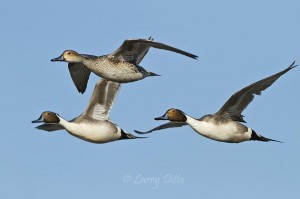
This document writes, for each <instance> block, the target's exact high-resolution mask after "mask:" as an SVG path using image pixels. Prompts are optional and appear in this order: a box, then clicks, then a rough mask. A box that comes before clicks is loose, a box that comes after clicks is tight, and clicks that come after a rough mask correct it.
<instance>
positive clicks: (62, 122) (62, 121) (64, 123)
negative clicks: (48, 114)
mask: <svg viewBox="0 0 300 199" xmlns="http://www.w3.org/2000/svg"><path fill="white" fill-rule="evenodd" d="M58 118H59V124H60V125H62V126H63V127H64V128H65V129H66V130H67V131H68V132H70V131H72V130H73V129H74V125H73V123H71V122H68V121H67V120H65V119H64V118H62V117H58Z"/></svg>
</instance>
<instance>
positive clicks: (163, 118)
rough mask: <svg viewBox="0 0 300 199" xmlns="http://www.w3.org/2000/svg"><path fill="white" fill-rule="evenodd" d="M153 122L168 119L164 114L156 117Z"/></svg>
mask: <svg viewBox="0 0 300 199" xmlns="http://www.w3.org/2000/svg"><path fill="white" fill-rule="evenodd" d="M154 119H155V120H168V117H167V114H164V115H163V116H161V117H156V118H154Z"/></svg>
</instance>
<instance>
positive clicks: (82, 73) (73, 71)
mask: <svg viewBox="0 0 300 199" xmlns="http://www.w3.org/2000/svg"><path fill="white" fill-rule="evenodd" d="M68 67H69V72H70V75H71V78H72V80H73V83H74V84H75V86H76V88H77V90H78V92H80V93H84V92H85V90H86V87H87V83H88V80H89V77H90V74H91V71H90V70H89V69H88V68H87V67H86V66H85V65H84V64H81V63H69V64H68Z"/></svg>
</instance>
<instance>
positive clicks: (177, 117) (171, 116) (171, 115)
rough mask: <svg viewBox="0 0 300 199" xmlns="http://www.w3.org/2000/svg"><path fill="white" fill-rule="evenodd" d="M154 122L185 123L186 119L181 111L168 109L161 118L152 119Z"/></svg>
mask: <svg viewBox="0 0 300 199" xmlns="http://www.w3.org/2000/svg"><path fill="white" fill-rule="evenodd" d="M154 119H155V120H170V121H171V122H186V120H187V118H186V116H185V114H184V113H183V111H181V110H179V109H175V108H171V109H169V110H168V111H167V112H166V113H165V114H164V115H163V116H161V117H156V118H154Z"/></svg>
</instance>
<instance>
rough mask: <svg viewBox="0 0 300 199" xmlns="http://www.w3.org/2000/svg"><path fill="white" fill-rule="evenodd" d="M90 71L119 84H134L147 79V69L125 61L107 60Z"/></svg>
mask: <svg viewBox="0 0 300 199" xmlns="http://www.w3.org/2000/svg"><path fill="white" fill-rule="evenodd" d="M90 69H91V71H92V72H94V73H95V74H96V75H98V76H100V77H102V78H104V79H106V80H111V81H114V82H119V83H128V82H134V81H138V80H141V79H144V78H145V77H146V76H145V72H146V70H145V69H143V68H142V67H139V66H136V65H134V64H131V63H129V62H124V61H109V60H105V61H103V62H101V63H99V64H97V65H96V67H92V68H90Z"/></svg>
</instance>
